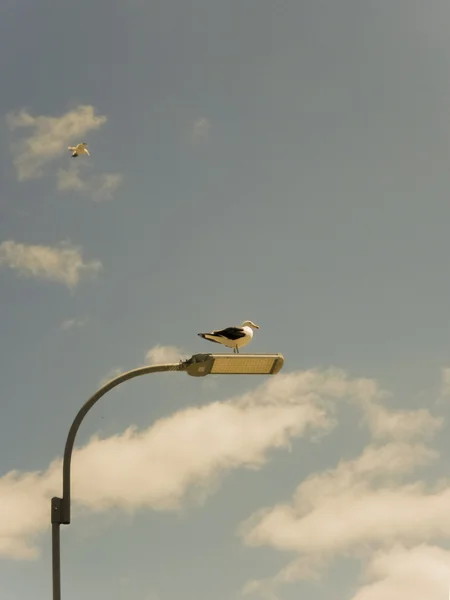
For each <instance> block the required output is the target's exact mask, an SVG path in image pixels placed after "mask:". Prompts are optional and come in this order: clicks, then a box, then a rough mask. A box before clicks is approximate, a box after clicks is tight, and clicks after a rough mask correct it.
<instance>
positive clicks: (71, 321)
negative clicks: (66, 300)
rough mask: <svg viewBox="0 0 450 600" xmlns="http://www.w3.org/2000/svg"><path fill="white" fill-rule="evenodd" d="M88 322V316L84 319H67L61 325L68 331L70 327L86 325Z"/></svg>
mask: <svg viewBox="0 0 450 600" xmlns="http://www.w3.org/2000/svg"><path fill="white" fill-rule="evenodd" d="M87 322H88V319H87V317H85V318H83V319H66V320H65V321H63V322H62V323H61V325H60V327H61V329H62V330H64V331H67V330H68V329H75V328H78V327H84V326H85V325H86V323H87Z"/></svg>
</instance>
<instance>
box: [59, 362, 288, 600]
mask: <svg viewBox="0 0 450 600" xmlns="http://www.w3.org/2000/svg"><path fill="white" fill-rule="evenodd" d="M283 364H284V358H283V355H282V354H194V355H193V356H192V357H191V358H189V359H188V360H185V361H180V362H179V363H172V364H166V365H149V366H145V367H139V368H138V369H133V370H132V371H127V372H126V373H122V375H119V376H118V377H115V378H114V379H112V380H111V381H109V382H108V383H107V384H105V385H104V386H103V387H101V388H100V389H99V390H98V391H97V392H95V394H94V395H93V396H91V398H90V399H89V400H88V401H87V402H86V403H85V404H84V405H83V406H82V407H81V408H80V410H79V411H78V413H77V415H76V417H75V419H74V420H73V423H72V425H71V427H70V430H69V433H68V436H67V440H66V445H65V448H64V456H63V473H62V479H63V481H62V484H63V485H62V487H63V494H62V498H57V497H54V498H52V500H51V524H52V576H53V600H61V547H60V526H61V525H69V524H70V510H71V502H70V493H71V490H70V465H71V462H72V451H73V446H74V443H75V438H76V435H77V432H78V429H79V428H80V425H81V423H82V421H83V419H84V417H85V416H86V415H87V413H88V412H89V411H90V410H91V408H92V407H93V406H94V404H96V403H97V402H98V401H99V400H100V398H101V397H102V396H104V395H105V394H106V393H108V392H109V391H110V390H112V389H113V388H115V387H117V386H118V385H120V384H121V383H124V382H125V381H128V380H129V379H134V378H135V377H139V376H141V375H149V374H150V373H164V372H166V371H185V372H186V373H187V374H188V375H191V376H192V377H205V376H206V375H210V374H211V375H275V374H276V373H278V372H279V371H280V370H281V368H282V367H283Z"/></svg>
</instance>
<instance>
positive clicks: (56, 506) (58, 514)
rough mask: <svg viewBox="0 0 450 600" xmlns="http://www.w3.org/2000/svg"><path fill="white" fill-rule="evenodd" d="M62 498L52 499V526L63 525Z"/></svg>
mask: <svg viewBox="0 0 450 600" xmlns="http://www.w3.org/2000/svg"><path fill="white" fill-rule="evenodd" d="M61 506H62V498H56V497H55V498H52V525H53V524H57V525H62V523H63V521H62V510H61Z"/></svg>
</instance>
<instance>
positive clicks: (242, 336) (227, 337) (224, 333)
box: [198, 321, 259, 354]
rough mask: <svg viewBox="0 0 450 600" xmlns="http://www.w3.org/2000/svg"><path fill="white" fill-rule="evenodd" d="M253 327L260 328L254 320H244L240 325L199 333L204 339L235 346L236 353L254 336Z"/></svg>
mask: <svg viewBox="0 0 450 600" xmlns="http://www.w3.org/2000/svg"><path fill="white" fill-rule="evenodd" d="M253 329H259V326H258V325H255V323H253V321H244V322H243V323H242V325H241V326H240V327H227V328H226V329H216V330H215V331H211V332H210V333H199V334H198V335H199V336H200V337H201V338H203V339H204V340H209V341H210V342H215V343H216V344H223V345H224V346H227V347H228V348H233V352H234V353H235V354H239V348H242V347H243V346H246V345H247V344H248V343H249V342H251V340H252V338H253Z"/></svg>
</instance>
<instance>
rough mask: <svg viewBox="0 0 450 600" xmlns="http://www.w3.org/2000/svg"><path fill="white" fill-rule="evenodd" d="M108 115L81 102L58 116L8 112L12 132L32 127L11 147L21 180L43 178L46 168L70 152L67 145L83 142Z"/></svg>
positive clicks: (22, 111)
mask: <svg viewBox="0 0 450 600" xmlns="http://www.w3.org/2000/svg"><path fill="white" fill-rule="evenodd" d="M106 120H107V119H106V116H105V115H96V114H95V109H94V107H93V106H90V105H80V106H77V107H76V108H75V109H74V110H71V111H69V112H67V113H65V114H64V115H62V116H59V117H50V116H45V115H39V116H33V115H31V114H30V113H29V112H28V111H27V110H25V109H22V110H20V111H18V112H15V113H10V114H8V115H7V124H8V126H9V128H10V130H11V131H15V130H17V129H25V130H27V131H28V130H30V131H31V133H30V134H29V135H28V137H25V138H22V139H20V140H19V141H17V142H15V143H14V144H13V146H12V152H13V156H14V166H15V168H16V171H17V178H18V180H19V181H24V180H27V179H33V178H36V177H40V176H41V175H42V174H43V167H44V166H45V165H46V164H48V163H49V162H51V161H52V160H53V159H55V158H56V157H58V156H61V155H64V153H67V146H68V145H71V144H73V143H77V142H78V141H80V138H83V137H84V136H85V134H86V133H88V132H89V131H92V130H95V129H98V128H99V127H101V126H102V125H103V124H104V123H106Z"/></svg>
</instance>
